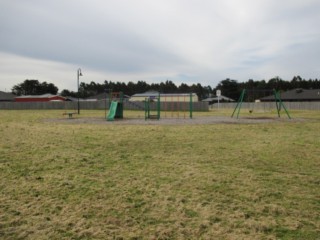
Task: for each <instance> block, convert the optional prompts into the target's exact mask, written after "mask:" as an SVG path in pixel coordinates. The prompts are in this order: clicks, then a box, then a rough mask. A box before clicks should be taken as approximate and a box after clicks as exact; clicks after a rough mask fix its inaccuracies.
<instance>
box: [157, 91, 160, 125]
mask: <svg viewBox="0 0 320 240" xmlns="http://www.w3.org/2000/svg"><path fill="white" fill-rule="evenodd" d="M160 104H161V103H160V93H159V95H158V103H157V111H158V120H159V119H160V108H161V107H160Z"/></svg>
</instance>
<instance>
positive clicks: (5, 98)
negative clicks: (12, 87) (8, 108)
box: [0, 91, 15, 102]
mask: <svg viewBox="0 0 320 240" xmlns="http://www.w3.org/2000/svg"><path fill="white" fill-rule="evenodd" d="M14 98H15V95H14V94H12V93H8V92H2V91H0V102H13V101H14Z"/></svg>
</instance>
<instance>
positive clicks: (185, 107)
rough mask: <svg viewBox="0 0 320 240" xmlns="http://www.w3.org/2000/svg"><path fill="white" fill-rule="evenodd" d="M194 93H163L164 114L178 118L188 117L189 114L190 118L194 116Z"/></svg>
mask: <svg viewBox="0 0 320 240" xmlns="http://www.w3.org/2000/svg"><path fill="white" fill-rule="evenodd" d="M192 96H193V94H192V93H190V94H189V93H184V94H163V95H162V96H161V97H162V101H163V108H162V111H163V112H164V116H165V118H166V117H170V116H171V117H174V116H176V117H177V118H180V117H182V118H187V115H188V114H189V118H192V112H193V104H192V102H193V97H192Z"/></svg>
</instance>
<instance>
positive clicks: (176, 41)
mask: <svg viewBox="0 0 320 240" xmlns="http://www.w3.org/2000/svg"><path fill="white" fill-rule="evenodd" d="M319 26H320V1H319V0H282V1H279V0H158V1H156V0H54V1H53V0H28V1H26V0H0V90H1V91H5V90H7V91H10V90H11V88H12V86H13V85H15V84H18V83H21V82H23V81H24V80H25V79H37V80H39V81H40V82H44V81H47V82H50V83H54V84H55V85H56V86H57V87H58V88H59V90H60V91H62V90H63V89H69V90H72V91H76V89H77V69H78V68H81V69H82V73H83V77H80V81H83V82H87V83H90V82H91V81H94V82H97V83H103V82H104V80H112V81H124V82H128V81H133V82H137V81H138V80H145V81H146V82H148V83H151V82H161V81H166V80H167V79H169V80H172V81H173V82H174V83H176V84H177V85H179V84H180V83H182V82H184V83H187V84H192V83H201V84H202V85H210V86H212V87H215V86H216V85H217V84H218V83H219V82H220V81H221V80H224V79H226V78H231V79H236V80H238V81H240V82H241V81H247V80H248V79H254V80H262V79H265V80H269V79H270V78H272V77H275V76H279V77H281V78H282V79H285V80H291V79H292V77H293V76H295V75H300V76H301V77H303V78H306V79H309V78H313V79H314V78H320V27H319Z"/></svg>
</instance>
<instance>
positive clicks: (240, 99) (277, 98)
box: [231, 89, 291, 119]
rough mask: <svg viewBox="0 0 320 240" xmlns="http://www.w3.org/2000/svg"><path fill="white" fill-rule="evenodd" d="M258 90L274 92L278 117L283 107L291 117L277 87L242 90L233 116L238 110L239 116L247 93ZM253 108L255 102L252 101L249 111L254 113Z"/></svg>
mask: <svg viewBox="0 0 320 240" xmlns="http://www.w3.org/2000/svg"><path fill="white" fill-rule="evenodd" d="M257 91H264V92H272V93H273V95H274V101H275V104H276V109H277V113H278V117H279V118H280V111H281V108H283V109H284V110H285V112H286V114H287V116H288V118H289V119H291V117H290V114H289V112H288V110H287V108H286V106H285V105H284V104H283V102H282V101H281V98H280V93H279V91H276V90H275V89H273V90H272V91H270V90H247V89H243V90H242V92H241V95H240V98H239V100H238V102H237V105H236V107H235V109H234V111H233V113H232V115H231V117H234V114H235V112H236V111H238V112H237V118H239V114H240V109H241V106H242V103H243V100H244V97H245V95H246V94H247V95H248V93H254V92H257ZM251 100H254V99H251ZM253 109H254V102H253V103H252V106H251V107H250V109H249V113H252V112H253Z"/></svg>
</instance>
